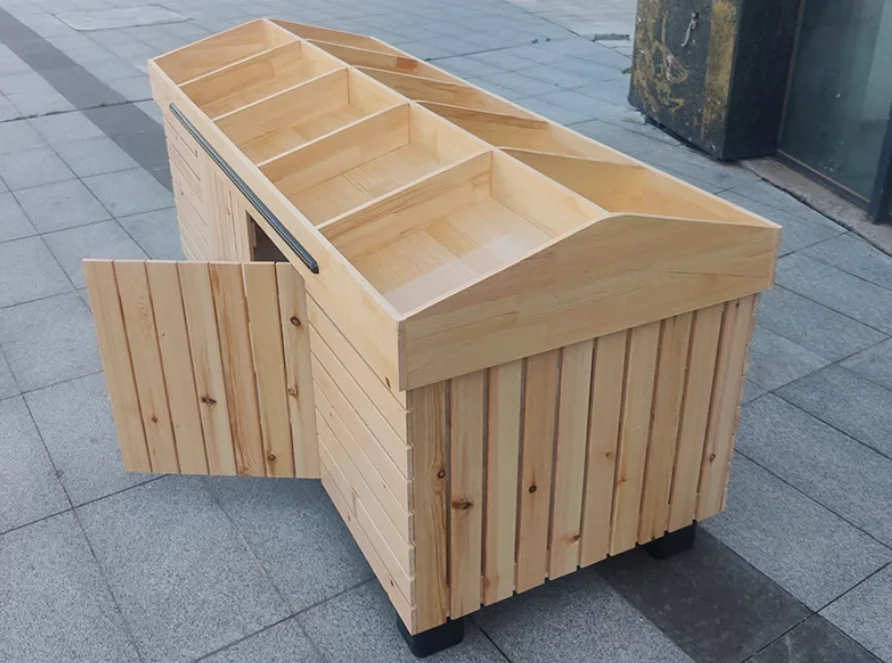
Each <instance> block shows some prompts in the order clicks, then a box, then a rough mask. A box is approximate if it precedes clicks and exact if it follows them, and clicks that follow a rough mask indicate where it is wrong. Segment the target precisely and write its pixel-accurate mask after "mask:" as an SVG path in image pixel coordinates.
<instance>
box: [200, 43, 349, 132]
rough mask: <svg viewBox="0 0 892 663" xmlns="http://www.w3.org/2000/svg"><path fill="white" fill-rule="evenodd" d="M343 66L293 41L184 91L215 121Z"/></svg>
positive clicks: (251, 58) (232, 65) (228, 68)
mask: <svg viewBox="0 0 892 663" xmlns="http://www.w3.org/2000/svg"><path fill="white" fill-rule="evenodd" d="M343 67H344V65H343V63H341V62H340V61H338V60H336V59H335V58H333V57H331V56H329V55H327V54H326V53H325V52H323V51H320V50H319V49H316V48H313V47H312V46H308V45H306V44H305V43H303V42H300V41H293V42H290V43H286V44H283V45H281V46H277V47H275V48H272V49H270V50H267V51H262V52H260V53H258V54H257V55H254V56H252V57H250V58H247V59H244V60H240V61H238V62H235V63H234V64H231V65H229V66H227V67H223V68H221V69H216V70H214V71H212V72H211V73H209V74H206V75H204V76H200V77H198V78H196V79H193V80H192V81H190V82H188V83H185V84H184V85H183V87H182V90H183V93H184V94H185V95H186V96H188V97H189V98H190V99H191V100H192V101H193V102H194V103H195V104H196V105H197V106H198V107H199V108H201V109H202V111H204V112H205V113H206V114H207V115H208V117H210V118H216V117H219V116H220V115H223V114H224V113H228V112H231V111H233V110H236V109H238V108H241V107H242V106H246V105H248V104H251V103H254V102H256V101H259V100H260V99H263V98H265V97H268V96H271V95H274V94H276V93H278V92H281V91H283V90H286V89H288V88H290V87H292V86H294V85H297V84H298V83H302V82H305V81H308V80H310V79H312V78H316V77H317V76H321V75H323V74H326V73H328V72H331V71H334V70H335V69H342V68H343Z"/></svg>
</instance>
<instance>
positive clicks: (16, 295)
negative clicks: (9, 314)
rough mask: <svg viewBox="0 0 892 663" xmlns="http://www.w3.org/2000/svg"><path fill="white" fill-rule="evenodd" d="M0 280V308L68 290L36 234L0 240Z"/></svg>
mask: <svg viewBox="0 0 892 663" xmlns="http://www.w3.org/2000/svg"><path fill="white" fill-rule="evenodd" d="M0 283H2V284H3V287H2V288H0V308H3V307H6V306H12V305H14V304H21V303H23V302H28V301H31V300H32V299H39V298H40V297H49V296H50V295H57V294H59V293H62V292H68V291H70V290H71V282H70V281H69V280H68V279H67V278H66V277H65V273H64V272H63V271H62V269H61V267H59V264H58V263H57V262H56V259H55V258H53V255H52V254H51V253H50V252H49V249H47V248H46V245H45V244H44V243H43V242H42V241H41V239H40V238H39V237H26V238H24V239H17V240H13V241H10V242H4V243H2V244H0Z"/></svg>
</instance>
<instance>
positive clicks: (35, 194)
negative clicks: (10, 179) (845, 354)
mask: <svg viewBox="0 0 892 663" xmlns="http://www.w3.org/2000/svg"><path fill="white" fill-rule="evenodd" d="M15 195H16V198H17V199H18V201H19V203H20V204H21V206H22V209H24V210H25V213H26V214H27V215H28V218H30V219H31V221H32V222H33V223H34V225H35V227H36V228H37V229H38V230H39V231H40V232H42V233H47V232H52V231H54V230H61V229H63V228H73V227H75V226H83V225H86V224H89V223H95V222H97V221H104V220H105V219H108V218H109V213H108V210H106V209H105V208H104V207H103V206H102V205H101V204H100V203H99V201H98V200H96V197H95V196H94V195H93V194H92V193H90V190H89V189H87V187H85V186H84V185H83V184H81V183H80V182H79V181H77V180H69V181H67V182H57V183H55V184H45V185H43V186H38V187H32V188H30V189H22V190H21V191H17V192H16V194H15Z"/></svg>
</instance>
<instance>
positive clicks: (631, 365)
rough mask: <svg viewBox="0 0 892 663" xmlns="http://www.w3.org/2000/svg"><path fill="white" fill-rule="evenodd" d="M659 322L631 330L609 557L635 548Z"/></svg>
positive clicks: (649, 422) (654, 377) (648, 432)
mask: <svg viewBox="0 0 892 663" xmlns="http://www.w3.org/2000/svg"><path fill="white" fill-rule="evenodd" d="M659 343H660V323H659V322H652V323H649V324H646V325H642V326H640V327H634V328H633V329H632V330H631V331H630V338H629V352H628V357H627V361H628V366H627V369H626V371H627V374H626V381H625V393H624V395H623V402H624V404H623V415H622V423H621V424H620V425H621V428H620V444H619V454H618V457H617V473H616V486H615V490H614V498H613V525H612V531H611V535H610V554H612V555H615V554H618V553H620V552H623V551H625V550H628V549H630V548H633V547H634V546H635V543H636V542H637V540H638V513H639V508H640V505H641V491H642V488H643V484H644V467H645V462H646V458H647V441H648V439H649V437H650V424H651V408H652V405H653V397H654V383H655V381H656V369H657V355H658V349H659Z"/></svg>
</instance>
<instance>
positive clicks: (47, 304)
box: [0, 245, 102, 391]
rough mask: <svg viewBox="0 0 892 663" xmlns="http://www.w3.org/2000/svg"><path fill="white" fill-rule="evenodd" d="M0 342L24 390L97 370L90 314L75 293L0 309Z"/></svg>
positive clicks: (98, 366) (93, 331)
mask: <svg viewBox="0 0 892 663" xmlns="http://www.w3.org/2000/svg"><path fill="white" fill-rule="evenodd" d="M3 246H6V245H3ZM0 264H2V262H0ZM0 280H2V279H0ZM0 346H2V348H3V352H4V354H5V355H6V359H7V361H9V367H10V368H11V369H12V372H13V375H15V377H16V380H17V381H18V383H19V386H20V387H21V388H22V390H24V391H31V390H33V389H39V388H41V387H47V386H49V385H51V384H56V383H57V382H62V381H64V380H71V379H72V378H79V377H82V376H84V375H89V374H91V373H96V372H97V371H100V370H102V365H101V362H100V359H99V349H98V347H97V345H96V331H95V327H94V326H93V318H92V316H91V315H90V311H89V309H88V308H87V306H86V305H85V304H84V302H83V300H81V298H80V297H79V296H78V295H77V293H74V292H71V293H68V294H64V295H58V296H56V297H48V298H46V299H40V300H38V301H35V302H29V303H27V304H20V305H19V306H13V307H10V308H7V309H3V310H0Z"/></svg>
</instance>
